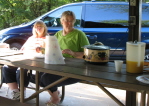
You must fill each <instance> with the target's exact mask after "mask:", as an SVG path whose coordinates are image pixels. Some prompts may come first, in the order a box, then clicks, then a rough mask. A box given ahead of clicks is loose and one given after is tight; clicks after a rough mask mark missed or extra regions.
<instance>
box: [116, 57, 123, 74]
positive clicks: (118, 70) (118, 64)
mask: <svg viewBox="0 0 149 106" xmlns="http://www.w3.org/2000/svg"><path fill="white" fill-rule="evenodd" d="M114 63H115V70H116V72H118V73H120V72H121V69H122V64H123V61H122V60H114Z"/></svg>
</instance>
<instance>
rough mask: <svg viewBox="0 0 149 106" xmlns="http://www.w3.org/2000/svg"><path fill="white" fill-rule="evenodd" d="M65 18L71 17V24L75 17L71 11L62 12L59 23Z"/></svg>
mask: <svg viewBox="0 0 149 106" xmlns="http://www.w3.org/2000/svg"><path fill="white" fill-rule="evenodd" d="M67 16H72V17H73V23H75V22H76V16H75V14H74V13H73V12H72V11H64V12H63V13H62V15H61V21H62V20H63V19H64V18H66V17H67Z"/></svg>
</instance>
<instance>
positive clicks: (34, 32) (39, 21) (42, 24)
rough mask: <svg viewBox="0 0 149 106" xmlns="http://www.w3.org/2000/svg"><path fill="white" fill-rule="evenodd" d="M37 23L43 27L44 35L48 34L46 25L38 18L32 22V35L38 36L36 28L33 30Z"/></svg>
mask: <svg viewBox="0 0 149 106" xmlns="http://www.w3.org/2000/svg"><path fill="white" fill-rule="evenodd" d="M38 25H40V26H43V27H44V35H45V36H46V35H47V34H48V30H47V26H46V24H45V23H44V22H43V21H41V20H38V21H36V22H35V23H34V26H33V30H32V33H33V36H35V37H38V33H37V32H36V30H35V27H36V26H38Z"/></svg>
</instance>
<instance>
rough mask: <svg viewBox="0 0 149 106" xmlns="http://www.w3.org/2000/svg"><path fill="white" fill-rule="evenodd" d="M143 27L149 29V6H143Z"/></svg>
mask: <svg viewBox="0 0 149 106" xmlns="http://www.w3.org/2000/svg"><path fill="white" fill-rule="evenodd" d="M142 27H149V6H145V5H144V6H142Z"/></svg>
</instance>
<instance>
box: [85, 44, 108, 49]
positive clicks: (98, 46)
mask: <svg viewBox="0 0 149 106" xmlns="http://www.w3.org/2000/svg"><path fill="white" fill-rule="evenodd" d="M84 48H86V49H94V50H101V49H102V50H107V49H110V47H109V46H104V45H94V44H93V45H85V46H84Z"/></svg>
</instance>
